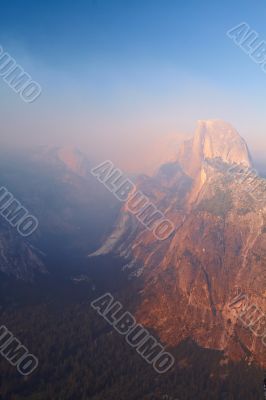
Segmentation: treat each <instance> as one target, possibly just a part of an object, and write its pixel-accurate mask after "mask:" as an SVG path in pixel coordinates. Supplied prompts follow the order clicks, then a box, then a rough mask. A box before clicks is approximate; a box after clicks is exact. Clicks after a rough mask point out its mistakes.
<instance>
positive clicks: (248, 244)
mask: <svg viewBox="0 0 266 400" xmlns="http://www.w3.org/2000/svg"><path fill="white" fill-rule="evenodd" d="M236 165H238V166H239V167H240V168H243V171H244V172H243V173H246V171H247V170H246V169H248V168H250V167H251V166H252V163H251V159H250V155H249V151H248V148H247V145H246V144H245V142H244V140H243V139H242V138H241V137H240V136H239V134H238V133H237V132H236V131H235V130H234V129H233V128H232V127H231V126H230V125H229V124H226V123H224V122H221V121H200V122H199V123H198V125H197V129H196V133H195V136H194V138H193V139H192V140H190V141H187V142H186V143H184V145H183V147H182V148H181V150H180V152H179V154H178V158H177V161H176V162H174V163H171V164H168V165H164V166H162V167H161V169H160V170H159V172H158V174H157V175H156V176H154V177H153V178H141V179H140V181H139V182H138V184H137V189H138V190H140V191H141V192H142V193H144V194H145V195H146V196H147V197H148V198H149V199H151V201H153V202H154V204H156V206H157V207H158V208H159V209H160V210H162V211H164V212H165V214H166V215H167V218H169V219H170V220H171V221H173V223H174V225H175V227H176V228H175V232H174V233H173V234H172V235H171V236H170V237H169V238H168V239H166V240H165V241H158V240H156V238H155V237H154V236H153V234H152V232H150V231H149V230H145V229H143V227H142V226H140V225H138V223H137V221H136V217H135V216H134V215H132V214H130V213H129V212H127V209H126V206H125V207H124V208H123V209H122V212H121V215H120V217H119V221H118V223H117V229H115V230H114V232H113V233H112V234H111V236H110V237H109V238H108V239H107V245H103V247H102V248H101V250H100V251H99V252H98V254H103V253H108V252H113V253H116V254H118V255H120V256H122V257H126V258H128V259H131V260H134V261H135V262H136V263H138V264H141V265H144V272H143V275H142V279H143V290H142V291H141V293H140V298H141V302H140V306H139V308H138V309H137V311H136V317H137V319H138V321H139V322H141V323H142V324H145V325H146V326H148V327H150V328H153V329H155V330H156V331H157V333H158V334H159V336H160V338H161V340H162V341H164V342H166V343H169V344H171V345H175V344H177V343H179V342H180V341H181V340H183V339H185V338H188V337H191V338H193V339H194V340H195V341H196V342H197V343H199V344H200V345H201V346H203V347H208V348H214V349H220V350H224V351H225V352H227V353H228V355H229V356H230V357H231V358H245V359H248V360H250V359H255V360H256V361H257V362H259V363H261V364H265V348H266V347H265V346H264V344H263V342H262V337H261V336H258V335H255V334H254V333H253V332H252V330H251V329H250V328H248V327H246V326H245V325H243V323H242V322H241V320H240V319H239V318H238V316H237V313H236V310H234V309H232V308H231V306H230V304H231V302H232V299H233V298H234V296H235V293H236V291H239V290H241V291H242V292H243V293H245V295H246V296H247V297H248V299H249V302H250V303H251V304H254V305H256V306H257V307H258V308H259V309H260V310H262V311H263V312H265V311H266V298H265V283H266V207H265V205H266V201H265V196H264V194H265V192H266V190H265V187H266V186H265V181H264V180H262V179H260V178H257V179H256V188H255V189H254V181H253V183H252V180H251V182H249V181H248V180H246V179H240V177H241V175H240V174H239V173H238V172H237V171H236V170H235V169H234V168H232V166H236ZM249 185H253V186H252V188H250V186H249ZM251 189H254V190H251ZM265 333H266V328H265Z"/></svg>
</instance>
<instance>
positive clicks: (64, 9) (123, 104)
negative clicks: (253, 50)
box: [0, 0, 266, 164]
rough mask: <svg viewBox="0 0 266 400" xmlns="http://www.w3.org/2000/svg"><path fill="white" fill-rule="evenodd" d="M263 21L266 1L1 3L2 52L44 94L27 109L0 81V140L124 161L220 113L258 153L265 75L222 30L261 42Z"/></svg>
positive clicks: (264, 131) (265, 126) (264, 125)
mask: <svg viewBox="0 0 266 400" xmlns="http://www.w3.org/2000/svg"><path fill="white" fill-rule="evenodd" d="M265 17H266V3H265V0H264V1H256V2H253V3H252V2H251V1H234V2H232V1H228V0H226V1H223V2H221V1H215V0H213V1H209V0H207V1H204V2H199V1H198V0H186V1H168V0H161V1H158V0H153V1H150V0H142V1H139V0H137V1H134V2H133V1H132V2H129V1H125V0H124V1H118V0H115V1H114V0H109V1H108V0H87V1H85V0H84V1H80V0H77V1H70V0H68V1H50V0H47V1H42V0H41V1H27V0H25V1H23V2H22V1H18V0H15V1H12V2H9V3H8V2H5V3H3V4H2V5H1V15H0V45H1V46H2V47H3V48H4V49H5V50H6V51H8V52H9V53H10V54H11V55H12V56H13V57H14V58H15V59H16V61H17V62H18V63H19V64H21V65H22V66H23V67H24V69H26V70H27V72H29V73H30V74H31V76H32V77H33V78H34V79H35V80H37V81H38V82H39V83H40V84H41V86H42V87H43V93H42V95H41V97H40V98H39V99H38V100H37V101H36V102H35V103H33V104H31V105H29V104H24V103H23V102H22V101H21V99H20V98H19V96H17V95H16V94H14V93H13V92H12V91H11V90H10V88H9V87H6V85H5V84H4V83H3V82H2V81H1V80H0V106H1V110H2V115H1V111H0V115H1V120H2V135H1V136H2V138H1V140H2V141H3V143H8V141H11V142H12V143H17V144H19V145H28V144H31V145H38V144H56V145H60V144H63V145H64V144H72V145H76V146H78V147H81V148H83V149H84V150H86V151H87V152H89V153H90V152H91V153H92V152H93V153H95V154H97V155H98V156H99V157H105V156H106V157H107V156H108V153H111V154H110V155H111V156H113V157H114V158H115V160H118V161H120V162H121V163H122V164H123V160H124V159H128V156H130V155H132V151H133V152H134V151H137V150H138V149H139V148H140V147H141V149H143V154H145V152H146V150H147V146H149V143H150V142H151V141H154V140H155V141H156V140H158V138H161V137H162V136H164V135H165V136H166V137H167V135H169V134H177V135H180V137H183V136H184V135H185V136H186V135H191V134H192V132H193V129H194V126H195V121H196V120H197V119H212V118H219V119H220V118H221V119H225V120H227V121H229V122H231V123H232V124H233V125H234V126H235V127H236V128H237V129H238V130H239V131H240V133H241V134H242V136H244V138H245V139H246V140H247V141H248V143H249V145H250V147H251V149H252V150H253V152H256V153H258V154H260V157H263V153H264V151H265V150H266V139H265V137H266V121H265V118H264V114H265V111H264V110H265V105H266V100H265V99H266V96H265V87H266V74H264V73H263V72H262V71H261V69H260V67H259V66H258V65H256V64H255V63H253V62H252V60H251V59H250V58H249V57H248V56H247V55H246V54H245V53H244V52H243V51H242V50H241V49H239V48H238V47H237V46H236V45H235V44H234V42H233V41H231V40H230V39H229V38H228V37H227V36H226V32H227V30H228V29H230V28H232V27H234V26H236V25H237V24H239V23H241V22H243V21H245V22H247V23H248V24H249V25H250V26H251V27H252V29H254V30H256V31H257V32H258V33H259V36H260V38H261V40H266V25H265V20H266V18H265ZM121 148H123V156H121V154H120V152H121ZM140 153H141V151H140ZM133 156H134V154H133ZM108 158H110V157H108Z"/></svg>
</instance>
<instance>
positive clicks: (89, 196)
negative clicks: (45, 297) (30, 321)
mask: <svg viewBox="0 0 266 400" xmlns="http://www.w3.org/2000/svg"><path fill="white" fill-rule="evenodd" d="M92 166H93V165H92V163H91V162H90V160H88V158H87V157H86V155H85V154H83V153H82V152H80V151H79V150H77V149H73V148H60V147H52V148H51V147H40V148H38V149H34V150H33V151H31V152H27V153H25V154H22V153H20V155H17V154H13V153H12V154H8V155H4V154H2V156H1V159H0V181H1V186H4V187H6V188H7V190H8V191H9V192H11V193H12V194H13V195H14V197H15V198H16V199H17V200H18V201H19V202H20V203H21V204H22V205H23V206H24V207H26V208H27V209H28V210H29V212H30V213H31V214H33V215H34V216H35V217H36V218H37V220H38V222H39V224H38V229H37V230H36V231H35V232H34V233H33V234H32V235H31V236H29V237H27V238H25V237H21V236H20V235H19V234H18V232H17V231H16V229H15V228H13V227H12V226H10V224H9V223H8V222H7V221H6V220H5V219H4V218H0V271H1V272H3V273H4V274H7V275H11V276H15V277H16V278H18V279H23V280H33V279H34V276H35V275H36V274H39V273H41V274H43V273H47V272H51V270H53V269H54V268H62V269H64V268H65V270H66V269H67V266H68V265H69V264H70V263H71V264H73V267H74V266H75V265H77V264H78V265H79V264H81V263H82V260H83V259H84V260H86V255H87V252H88V249H91V250H92V249H94V248H95V247H97V246H98V245H99V243H100V240H101V239H102V237H103V236H104V235H106V234H107V233H108V232H109V231H110V229H111V227H112V224H113V222H114V218H115V217H116V215H117V212H118V208H119V206H120V204H119V202H118V201H117V200H116V199H115V198H114V197H113V196H112V194H110V193H109V192H108V191H107V190H106V188H105V187H104V186H103V185H101V184H100V183H99V182H98V181H97V180H96V179H95V178H94V177H93V176H92V175H91V174H90V169H91V168H92Z"/></svg>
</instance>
